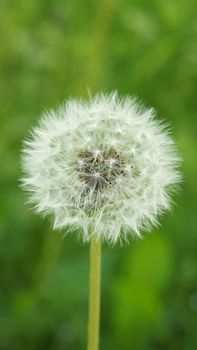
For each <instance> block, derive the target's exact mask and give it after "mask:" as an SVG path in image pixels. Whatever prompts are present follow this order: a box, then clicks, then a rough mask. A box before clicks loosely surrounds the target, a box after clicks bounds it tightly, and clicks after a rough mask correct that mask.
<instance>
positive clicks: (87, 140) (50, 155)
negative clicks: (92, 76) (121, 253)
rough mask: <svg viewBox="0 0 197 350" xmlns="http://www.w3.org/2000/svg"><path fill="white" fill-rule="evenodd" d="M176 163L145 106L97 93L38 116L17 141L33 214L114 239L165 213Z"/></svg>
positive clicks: (152, 222)
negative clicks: (21, 142) (28, 135)
mask: <svg viewBox="0 0 197 350" xmlns="http://www.w3.org/2000/svg"><path fill="white" fill-rule="evenodd" d="M179 161H180V158H179V156H178V155H177V153H176V149H175V146H174V143H173V140H172V139H171V137H170V136H169V133H168V130H167V128H166V127H165V126H164V125H163V124H161V122H158V121H157V120H156V118H155V112H154V110H153V109H149V110H144V109H143V108H142V107H140V108H139V106H138V103H137V102H136V99H133V98H130V97H126V98H124V99H121V100H120V99H119V98H118V95H117V93H113V94H111V95H103V94H99V95H96V96H95V97H93V98H91V99H90V100H88V101H85V100H74V99H73V100H68V102H66V103H64V104H63V105H62V106H61V107H60V108H58V109H57V110H56V111H49V112H48V113H46V114H44V115H43V116H42V118H41V121H40V124H39V126H38V127H37V128H35V129H34V130H33V132H32V136H31V138H30V140H28V141H26V142H25V144H24V150H23V169H24V177H23V186H24V188H25V189H26V190H27V191H29V201H30V202H31V203H33V204H34V206H35V208H36V210H37V211H38V212H39V213H44V214H52V215H53V217H54V227H55V228H58V229H63V230H65V231H66V230H67V229H68V228H69V231H72V228H74V229H75V232H76V229H79V230H81V231H82V233H83V235H82V236H83V239H84V241H89V240H90V239H91V237H92V234H93V235H95V236H97V237H100V238H102V239H103V240H105V241H107V242H109V243H115V242H116V241H118V240H122V239H128V238H129V236H138V237H140V236H141V233H142V232H143V231H145V230H150V228H151V227H152V226H154V225H156V224H157V223H158V219H157V218H158V215H159V214H161V213H163V212H164V211H166V210H169V208H170V206H171V199H170V194H171V190H172V189H173V188H174V185H176V183H178V182H179V181H180V173H179V170H178V166H179ZM93 226H94V227H96V230H95V232H93V233H92V232H91V233H90V230H89V228H90V227H91V228H92V227H93Z"/></svg>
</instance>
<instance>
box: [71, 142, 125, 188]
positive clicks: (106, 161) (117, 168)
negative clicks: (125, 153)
mask: <svg viewBox="0 0 197 350" xmlns="http://www.w3.org/2000/svg"><path fill="white" fill-rule="evenodd" d="M77 172H78V174H79V176H80V178H81V179H82V180H83V181H84V182H85V184H86V187H87V189H88V191H89V192H90V191H94V192H103V191H104V190H105V189H106V188H107V187H108V186H110V185H112V184H113V183H115V181H116V180H117V178H118V177H120V176H121V175H124V174H125V164H124V161H123V159H122V157H121V155H120V153H119V152H118V151H117V150H116V149H115V148H114V147H110V148H109V149H107V150H104V151H102V150H100V149H96V150H94V151H88V150H84V151H81V152H80V153H79V154H78V159H77Z"/></svg>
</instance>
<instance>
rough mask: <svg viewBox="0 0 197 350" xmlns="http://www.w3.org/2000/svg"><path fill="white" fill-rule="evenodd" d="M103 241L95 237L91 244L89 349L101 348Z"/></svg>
mask: <svg viewBox="0 0 197 350" xmlns="http://www.w3.org/2000/svg"><path fill="white" fill-rule="evenodd" d="M100 270H101V241H100V240H99V239H95V238H93V239H92V241H91V246H90V282H89V283H90V284H89V317H88V350H98V349H99V323H100Z"/></svg>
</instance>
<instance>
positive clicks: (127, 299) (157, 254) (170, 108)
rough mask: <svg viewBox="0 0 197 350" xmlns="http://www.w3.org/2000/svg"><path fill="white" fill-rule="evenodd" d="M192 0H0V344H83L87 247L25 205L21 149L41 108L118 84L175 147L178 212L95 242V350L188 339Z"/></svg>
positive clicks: (196, 306)
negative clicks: (121, 237)
mask: <svg viewBox="0 0 197 350" xmlns="http://www.w3.org/2000/svg"><path fill="white" fill-rule="evenodd" d="M196 10H197V7H196V1H195V0H176V1H172V0H166V1H159V0H158V1H157V0H153V1H145V0H134V1H131V0H100V1H90V0H89V1H88V0H83V1H82V0H67V1H64V0H57V1H50V0H48V1H47V0H41V1H40V0H28V1H24V0H17V1H14V0H1V3H0V33H1V34H0V41H1V45H0V70H1V72H0V115H1V137H0V159H1V170H0V181H1V201H0V350H27V349H28V350H63V349H68V350H80V349H81V350H83V349H85V348H86V324H87V306H88V261H89V247H88V246H83V245H82V244H79V243H78V242H76V240H75V239H73V238H69V239H67V238H66V239H62V236H61V234H60V233H57V232H53V231H52V229H51V223H50V220H47V219H43V218H41V217H38V216H37V215H35V214H34V213H33V212H31V211H29V209H28V207H27V206H26V205H25V199H26V195H25V194H24V193H22V191H21V190H20V189H19V178H20V176H21V166H20V151H21V147H22V140H23V139H24V137H26V136H27V134H28V131H29V128H30V127H32V126H34V125H35V124H36V122H37V117H38V116H39V115H40V114H41V112H42V111H43V109H45V108H51V107H56V106H57V105H58V103H59V102H61V101H62V100H63V99H65V98H67V97H69V96H73V97H79V96H84V97H86V96H87V95H88V93H87V89H88V88H89V89H90V90H91V91H92V92H96V91H100V90H103V91H104V92H110V91H111V90H114V89H117V90H118V91H119V92H120V94H134V95H137V96H139V97H140V98H141V99H142V100H143V101H144V102H145V104H146V105H150V106H155V108H156V109H157V111H158V114H159V116H160V117H161V118H165V119H166V120H167V121H168V122H169V123H170V124H171V125H172V130H173V135H174V137H175V138H176V140H177V144H178V149H179V152H180V153H181V154H182V156H183V158H184V162H183V173H184V182H183V185H182V190H181V191H180V192H179V193H178V194H177V196H176V203H177V205H176V206H175V208H174V211H173V215H167V216H166V217H164V218H162V220H161V222H162V226H161V228H160V229H156V230H155V231H154V232H153V234H152V233H151V234H148V235H146V239H145V240H143V241H133V242H132V244H131V245H130V246H127V247H119V246H116V247H114V248H109V247H106V246H105V247H104V249H103V273H102V316H101V349H107V350H130V349H131V350H147V349H148V350H164V349H168V350H176V349H177V350H180V349H181V350H182V349H184V350H194V349H197V331H196V327H197V259H196V253H197V248H196V247H197V232H196V231H197V230H196V216H197V213H196V203H195V199H196V194H197V167H196V144H197V119H196V118H197V117H196V110H197V98H196V88H197V15H196Z"/></svg>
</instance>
